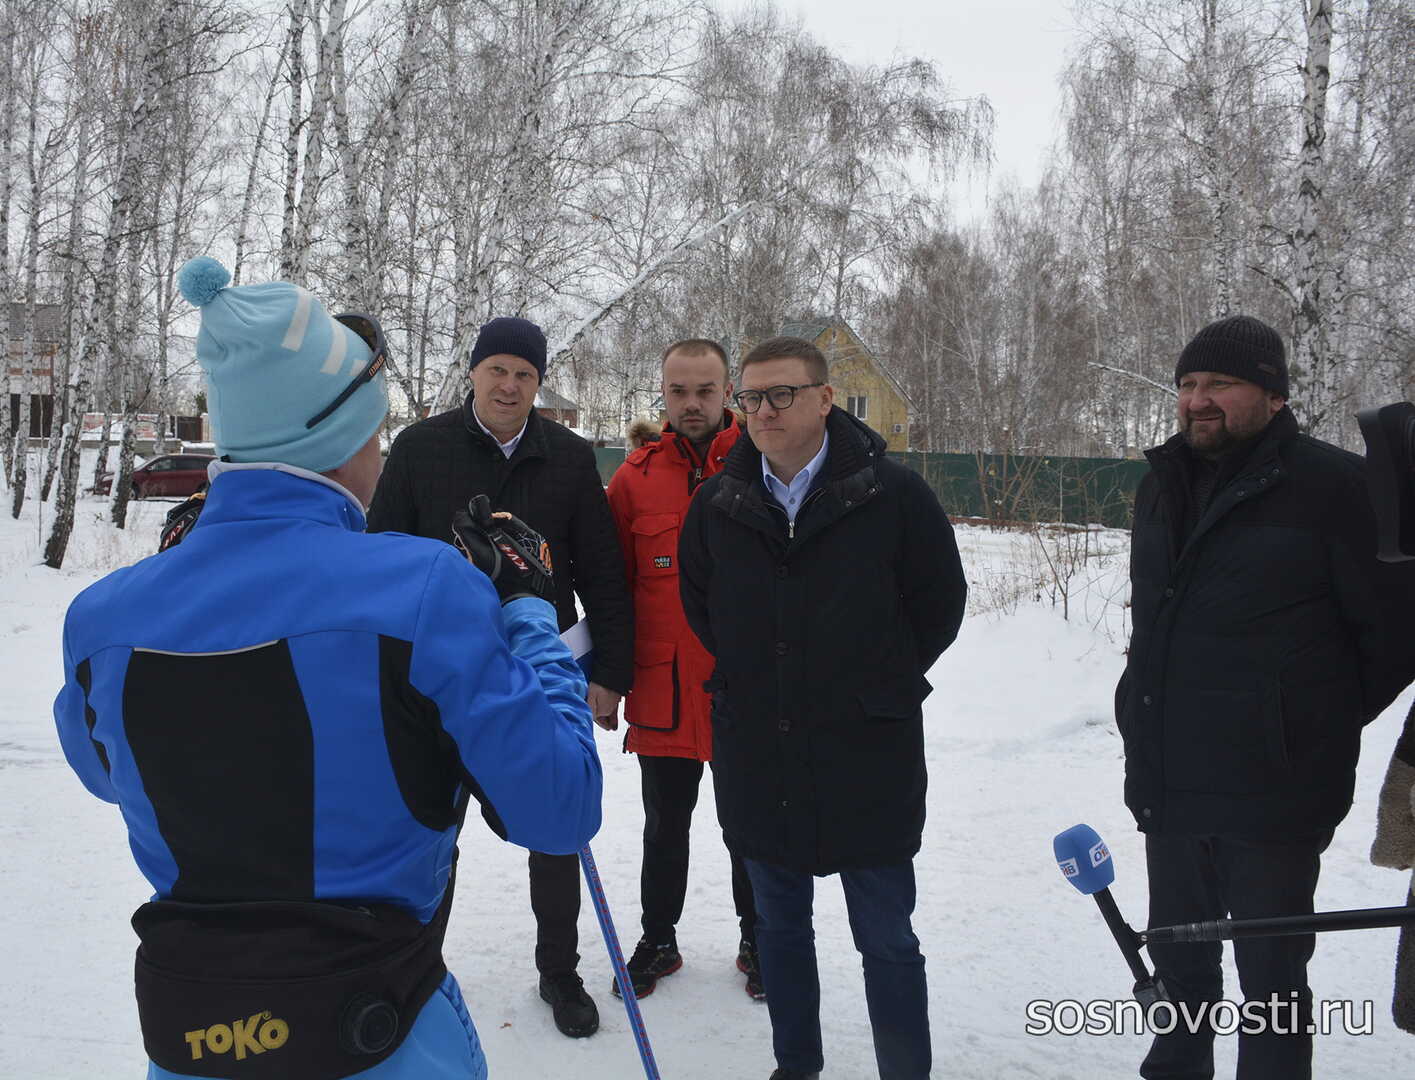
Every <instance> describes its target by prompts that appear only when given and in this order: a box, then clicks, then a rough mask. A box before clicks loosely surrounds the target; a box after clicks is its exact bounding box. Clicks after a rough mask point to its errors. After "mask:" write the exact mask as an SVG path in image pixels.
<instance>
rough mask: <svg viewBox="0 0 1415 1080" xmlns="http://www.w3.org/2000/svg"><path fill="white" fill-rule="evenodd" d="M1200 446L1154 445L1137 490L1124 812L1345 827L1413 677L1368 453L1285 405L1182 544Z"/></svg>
mask: <svg viewBox="0 0 1415 1080" xmlns="http://www.w3.org/2000/svg"><path fill="white" fill-rule="evenodd" d="M1190 453H1191V452H1190V451H1189V449H1188V446H1187V444H1186V443H1185V441H1184V438H1183V436H1182V435H1177V436H1175V437H1174V438H1172V439H1170V440H1169V441H1168V442H1167V443H1165V444H1164V445H1163V446H1160V447H1157V448H1156V449H1153V450H1150V451H1149V452H1148V453H1147V455H1146V456H1147V457H1148V458H1149V461H1150V466H1151V471H1150V472H1149V473H1148V474H1147V475H1146V476H1145V478H1144V480H1143V481H1142V482H1141V484H1140V488H1139V491H1138V492H1137V494H1136V500H1135V522H1134V531H1133V536H1132V542H1131V563H1130V579H1131V587H1132V589H1131V600H1132V605H1133V607H1132V611H1133V620H1134V632H1133V636H1132V639H1131V642H1130V650H1129V658H1128V661H1127V664H1126V668H1125V673H1124V675H1123V676H1122V678H1121V680H1120V685H1119V686H1118V687H1117V689H1116V717H1117V722H1118V724H1119V728H1120V733H1121V735H1122V736H1123V738H1124V741H1125V801H1126V804H1127V805H1128V806H1129V807H1130V810H1131V813H1133V814H1134V815H1135V820H1136V822H1137V823H1138V825H1139V827H1140V829H1141V830H1142V831H1144V832H1154V833H1183V834H1196V835H1202V834H1228V835H1245V836H1259V837H1262V836H1274V837H1276V836H1281V835H1285V834H1290V833H1295V832H1314V831H1317V830H1320V829H1326V828H1332V827H1334V826H1335V825H1336V824H1337V823H1339V822H1340V821H1341V820H1342V818H1344V817H1345V816H1346V813H1347V811H1348V810H1349V809H1350V808H1351V796H1352V789H1353V786H1354V783H1355V773H1356V758H1357V753H1358V750H1359V745H1360V736H1361V728H1362V725H1363V724H1364V723H1366V722H1367V721H1369V720H1371V719H1372V718H1374V717H1375V716H1376V714H1377V713H1379V712H1380V711H1381V710H1382V709H1384V708H1385V706H1386V705H1388V704H1390V702H1391V701H1392V700H1393V699H1394V698H1395V696H1396V694H1397V693H1399V691H1400V690H1401V688H1402V687H1403V686H1404V685H1405V683H1406V682H1408V681H1409V679H1410V677H1411V668H1410V664H1409V662H1408V657H1402V656H1401V655H1398V654H1399V653H1400V652H1408V649H1403V650H1402V649H1393V648H1390V647H1389V646H1390V645H1391V644H1392V643H1393V642H1394V641H1395V640H1396V639H1395V637H1394V636H1393V635H1392V633H1391V631H1392V630H1394V628H1395V627H1397V626H1398V625H1399V620H1400V619H1401V617H1402V615H1401V611H1402V608H1404V607H1406V606H1407V605H1408V604H1409V603H1410V601H1411V598H1412V591H1411V573H1410V571H1409V569H1407V568H1401V567H1393V566H1390V565H1387V564H1383V563H1380V562H1378V561H1377V559H1376V531H1375V519H1374V516H1373V514H1372V511H1371V507H1370V503H1369V501H1368V498H1367V495H1366V485H1365V480H1364V475H1363V463H1362V461H1361V459H1360V458H1359V457H1357V456H1356V455H1355V454H1349V453H1347V452H1346V451H1344V450H1340V449H1338V448H1336V447H1334V446H1330V445H1328V444H1327V443H1323V442H1319V441H1318V440H1316V439H1313V438H1310V437H1309V436H1306V435H1302V434H1300V433H1299V432H1298V429H1297V422H1296V420H1295V419H1294V417H1293V415H1292V413H1291V412H1290V411H1289V410H1288V409H1287V408H1283V409H1282V410H1281V411H1280V412H1279V413H1278V414H1277V415H1276V416H1274V417H1273V419H1272V421H1271V422H1270V423H1269V424H1268V427H1267V428H1266V429H1265V431H1264V432H1263V434H1262V435H1261V436H1259V437H1258V439H1257V441H1256V443H1255V445H1254V446H1253V448H1252V449H1251V451H1250V452H1249V453H1248V454H1247V456H1246V458H1244V459H1243V461H1242V462H1241V463H1239V464H1238V465H1237V467H1236V468H1235V467H1234V466H1233V465H1232V464H1230V467H1229V469H1228V470H1227V475H1231V479H1228V480H1227V482H1226V483H1223V481H1222V477H1221V480H1220V482H1221V483H1222V487H1221V488H1220V489H1219V490H1217V491H1215V493H1214V495H1213V497H1212V498H1211V499H1210V501H1209V505H1208V507H1207V509H1206V510H1205V512H1204V514H1203V515H1202V517H1201V518H1200V519H1199V521H1198V524H1197V525H1196V526H1195V527H1194V529H1193V532H1192V534H1190V535H1189V536H1188V538H1187V539H1184V538H1183V524H1182V523H1183V522H1184V519H1185V514H1186V512H1187V508H1188V499H1189V486H1190V485H1189V477H1190V468H1191V462H1192V458H1191V456H1190ZM1406 636H1408V635H1404V634H1402V635H1401V637H1406Z"/></svg>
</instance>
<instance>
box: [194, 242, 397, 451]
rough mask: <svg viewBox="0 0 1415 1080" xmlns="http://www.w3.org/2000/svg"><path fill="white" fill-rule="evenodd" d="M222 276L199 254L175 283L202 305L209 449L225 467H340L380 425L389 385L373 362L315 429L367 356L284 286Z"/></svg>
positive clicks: (354, 339) (312, 302) (200, 347)
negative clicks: (368, 374)
mask: <svg viewBox="0 0 1415 1080" xmlns="http://www.w3.org/2000/svg"><path fill="white" fill-rule="evenodd" d="M230 280H231V275H230V273H229V272H228V271H227V270H226V268H225V267H224V266H222V265H221V264H220V263H219V262H217V261H216V260H215V259H213V258H211V257H210V256H207V255H199V256H198V257H197V258H195V259H191V260H190V261H188V262H187V263H186V264H185V265H184V266H183V267H182V269H181V270H179V271H178V272H177V287H178V288H179V289H180V290H181V292H182V295H183V296H184V297H186V298H187V300H188V301H189V302H191V303H192V304H194V305H195V306H196V307H198V308H200V309H201V330H200V331H199V332H198V333H197V362H198V363H199V364H200V365H201V369H202V371H203V372H204V373H205V374H206V386H207V395H206V401H207V409H208V410H209V412H210V415H211V431H212V435H213V436H214V437H215V439H216V452H217V453H218V454H220V455H223V456H229V457H230V459H231V460H232V461H280V462H284V463H285V464H287V465H297V466H299V467H300V468H303V469H309V470H310V471H311V472H328V471H329V470H331V469H335V468H338V467H339V466H340V465H343V464H344V463H345V462H346V461H348V460H349V459H350V458H351V457H353V456H354V454H355V453H357V452H358V451H359V449H360V448H361V447H362V446H363V445H364V444H365V443H366V442H368V440H369V438H370V437H371V436H372V435H373V433H374V432H375V431H377V430H378V425H379V424H381V423H383V418H384V416H385V415H386V414H387V412H388V387H387V385H386V383H385V381H384V374H383V371H382V369H381V366H380V370H379V371H378V373H377V374H376V375H375V376H374V377H373V379H371V380H370V381H369V382H368V383H367V384H365V385H363V386H360V387H359V388H358V389H357V390H356V391H354V393H353V394H352V395H351V396H350V397H349V399H348V400H347V401H345V402H344V403H343V404H341V405H340V406H339V407H338V408H337V409H335V410H334V411H333V412H332V413H330V414H329V415H328V416H327V417H325V418H324V419H322V420H321V421H320V422H319V423H317V424H315V425H314V427H312V428H311V427H308V426H307V424H308V422H309V420H310V419H311V418H313V417H315V416H318V415H319V413H321V412H322V411H323V410H325V409H326V408H327V407H328V406H329V404H330V403H331V402H333V401H334V400H335V399H336V398H337V397H338V396H339V395H340V394H341V393H342V392H343V391H344V390H345V389H347V388H348V386H349V384H350V383H351V382H352V381H353V379H354V376H355V375H357V374H358V373H359V372H361V371H363V370H364V368H365V367H367V366H368V364H369V363H370V362H371V361H372V360H373V350H372V349H370V348H369V346H368V345H367V344H365V343H364V340H363V338H361V337H359V335H358V334H356V333H355V332H354V331H353V330H351V329H350V328H349V327H348V326H345V325H344V324H343V323H341V322H338V321H337V320H335V319H334V318H332V317H331V316H330V315H329V313H328V312H326V311H325V310H324V306H323V305H322V304H321V303H320V302H319V301H318V300H316V299H315V298H314V297H313V296H312V295H311V294H310V293H309V292H308V291H307V290H305V289H302V288H300V287H299V286H298V285H292V284H290V283H289V282H288V281H272V282H269V283H267V284H264V285H238V286H236V287H235V288H227V284H228V283H229V282H230Z"/></svg>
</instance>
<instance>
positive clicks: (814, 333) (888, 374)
mask: <svg viewBox="0 0 1415 1080" xmlns="http://www.w3.org/2000/svg"><path fill="white" fill-rule="evenodd" d="M833 327H841V328H843V329H844V330H845V332H846V333H848V334H849V335H850V336H851V337H852V338H854V339H855V341H856V342H857V343H858V344H859V346H860V351H861V352H863V353H864V354H865V358H866V359H867V360H868V361H869V362H870V366H871V367H873V368H874V369H875V370H876V371H878V372H879V373H880V374H881V375H882V376H884V379H885V381H886V382H887V383H889V385H890V386H892V387H893V388H894V392H895V393H896V394H898V395H899V396H900V397H901V398H902V399H903V400H904V402H905V404H906V405H910V406H912V405H913V404H914V399H913V398H911V397H910V396H909V392H908V391H907V390H905V389H904V386H903V384H902V383H900V381H899V380H898V379H896V378H895V377H894V372H892V371H890V370H889V368H887V367H885V366H884V363H883V362H882V361H881V360H880V358H879V357H878V356H876V355H875V354H874V352H873V351H872V350H871V349H870V347H869V346H868V345H866V344H865V343H864V341H862V340H861V338H860V335H859V334H857V333H855V328H854V327H853V326H851V325H850V324H849V323H848V322H846V321H845V320H844V319H842V318H840V317H839V316H838V315H837V316H832V317H830V318H814V319H801V320H798V321H796V322H789V323H786V324H785V325H784V326H782V328H781V336H782V337H798V338H805V339H806V340H807V341H810V342H814V341H815V340H816V339H817V338H819V337H820V336H821V335H822V334H824V333H825V332H826V331H827V330H830V329H832V328H833Z"/></svg>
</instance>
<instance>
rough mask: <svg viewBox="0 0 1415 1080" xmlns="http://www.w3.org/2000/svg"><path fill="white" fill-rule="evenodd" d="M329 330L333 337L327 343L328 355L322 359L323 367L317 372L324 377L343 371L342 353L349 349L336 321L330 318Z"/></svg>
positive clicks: (347, 342)
mask: <svg viewBox="0 0 1415 1080" xmlns="http://www.w3.org/2000/svg"><path fill="white" fill-rule="evenodd" d="M329 328H330V329H331V330H332V331H334V337H333V338H331V339H330V341H329V355H328V356H326V357H325V358H324V366H323V367H322V368H320V369H319V370H320V371H322V372H324V374H326V375H338V374H339V372H341V371H342V370H343V369H344V353H345V351H346V350H347V349H348V348H349V341H348V338H346V337H345V336H344V328H343V327H342V326H341V325H340V324H339V322H338V321H337V320H335V319H332V318H331V319H330V320H329Z"/></svg>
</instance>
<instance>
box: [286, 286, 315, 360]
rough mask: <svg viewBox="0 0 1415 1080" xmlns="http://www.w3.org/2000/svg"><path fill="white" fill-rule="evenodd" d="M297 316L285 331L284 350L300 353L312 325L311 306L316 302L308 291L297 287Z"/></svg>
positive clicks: (292, 318) (291, 320) (293, 317)
mask: <svg viewBox="0 0 1415 1080" xmlns="http://www.w3.org/2000/svg"><path fill="white" fill-rule="evenodd" d="M294 288H295V314H294V315H292V316H291V317H290V325H289V326H288V327H286V329H285V340H284V341H282V342H281V343H280V344H281V346H282V347H283V348H286V349H290V350H292V351H295V352H298V351H299V349H300V346H301V345H303V344H304V343H305V331H306V330H308V329H309V325H310V304H311V302H312V301H313V300H314V297H312V296H311V295H310V294H309V293H308V292H307V291H306V290H304V289H302V288H300V287H299V286H298V285H296V286H295V287H294Z"/></svg>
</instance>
